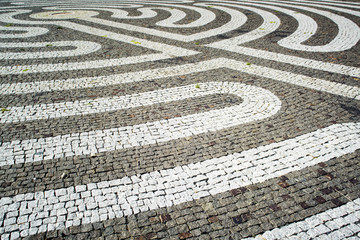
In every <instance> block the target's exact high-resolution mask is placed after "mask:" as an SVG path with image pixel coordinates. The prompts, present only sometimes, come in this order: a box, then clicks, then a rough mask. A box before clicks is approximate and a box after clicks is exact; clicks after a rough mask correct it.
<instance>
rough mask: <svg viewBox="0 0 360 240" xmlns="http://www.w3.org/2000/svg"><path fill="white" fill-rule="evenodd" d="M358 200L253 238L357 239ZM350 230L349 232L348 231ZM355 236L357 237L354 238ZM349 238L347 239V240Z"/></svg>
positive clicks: (359, 211) (248, 239) (359, 206)
mask: <svg viewBox="0 0 360 240" xmlns="http://www.w3.org/2000/svg"><path fill="white" fill-rule="evenodd" d="M359 221H360V198H357V199H355V200H353V201H350V202H348V203H347V204H345V205H342V206H340V207H336V208H333V209H329V210H326V211H325V212H322V213H319V214H316V215H313V216H311V217H307V218H305V219H304V220H302V221H298V222H294V223H291V224H288V225H285V226H282V227H279V228H275V229H273V230H270V231H266V232H265V233H263V234H259V235H257V236H255V237H254V238H245V239H243V240H259V239H317V240H320V239H329V240H330V239H338V240H340V239H353V240H357V239H359V235H360V226H359ZM339 223H340V224H339ZM350 229H351V230H350ZM356 235H357V236H356ZM351 236H354V237H351ZM347 237H349V238H347Z"/></svg>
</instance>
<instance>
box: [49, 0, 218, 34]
mask: <svg viewBox="0 0 360 240" xmlns="http://www.w3.org/2000/svg"><path fill="white" fill-rule="evenodd" d="M152 4H153V3H152ZM153 5H159V4H156V3H155V4H153ZM139 6H140V7H139V8H137V9H136V10H137V11H139V12H141V15H138V16H128V15H129V13H128V12H127V11H124V10H122V9H115V8H101V7H97V8H95V7H91V8H89V7H85V8H84V7H81V6H79V8H78V9H82V10H98V11H99V10H101V11H109V12H112V13H113V14H112V15H111V17H113V18H119V19H144V18H154V17H156V16H157V12H156V11H154V10H157V9H160V10H164V11H168V12H170V14H171V15H170V17H168V18H166V19H164V20H161V21H159V22H157V23H156V25H158V26H163V27H173V28H190V27H200V26H204V25H206V24H208V23H210V22H212V21H214V20H215V19H216V16H215V14H214V13H213V12H211V11H209V10H207V9H203V8H198V7H193V6H185V5H176V8H184V9H189V10H191V11H195V12H197V13H198V14H200V17H199V18H198V19H197V20H195V21H193V22H190V23H187V24H176V22H178V21H181V20H182V19H184V18H185V17H186V13H185V12H184V11H182V10H179V9H174V6H173V5H171V7H141V5H139ZM161 6H167V4H166V3H163V4H161ZM132 7H134V5H133V6H132ZM44 9H47V10H63V9H77V8H76V7H71V6H69V7H65V6H64V7H47V8H44Z"/></svg>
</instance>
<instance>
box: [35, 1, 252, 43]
mask: <svg viewBox="0 0 360 240" xmlns="http://www.w3.org/2000/svg"><path fill="white" fill-rule="evenodd" d="M151 4H152V5H154V4H153V3H151ZM155 5H162V6H164V5H165V6H167V5H166V4H158V3H157V4H156V3H155ZM170 7H173V6H170ZM176 7H183V8H185V7H186V8H188V9H190V10H195V11H200V13H201V14H202V15H203V16H204V17H203V18H200V19H199V20H198V21H195V22H192V23H190V24H189V25H188V26H186V25H184V26H183V27H196V26H200V25H203V24H205V23H206V22H205V17H206V18H208V19H207V20H206V21H209V20H213V18H214V16H215V15H214V14H211V13H208V10H206V15H204V14H205V13H202V12H204V11H205V10H204V9H202V10H199V9H201V8H198V7H189V6H181V5H179V6H178V5H177V6H176ZM214 8H216V9H219V10H221V11H224V12H226V13H227V14H229V15H230V16H231V20H230V21H229V22H227V23H225V24H223V25H222V26H220V27H217V28H214V29H210V30H205V31H203V32H199V33H194V34H191V35H182V34H177V33H171V32H166V31H161V30H156V29H152V28H151V29H150V28H146V27H140V26H136V25H132V24H126V23H121V22H114V21H109V20H105V19H100V18H94V17H93V16H90V15H89V16H80V18H81V19H83V20H85V21H88V22H93V23H97V24H101V25H105V26H111V27H114V28H121V29H125V30H129V31H137V32H141V33H146V34H149V35H153V36H158V37H164V38H170V39H173V40H179V41H184V42H191V41H194V40H199V39H203V38H207V37H211V36H216V35H219V34H223V33H226V32H229V31H232V30H235V29H237V28H239V27H241V26H242V25H243V24H244V23H245V22H246V20H247V17H246V16H245V15H244V14H243V13H241V12H239V11H236V10H233V9H231V8H226V7H220V6H214ZM151 9H154V8H151ZM46 15H47V16H46ZM32 17H33V18H37V19H51V18H52V16H49V14H47V13H46V12H45V13H38V14H33V15H32ZM160 24H161V26H167V27H170V26H171V27H175V26H176V27H181V25H178V24H177V25H174V24H171V23H170V22H168V20H163V21H160Z"/></svg>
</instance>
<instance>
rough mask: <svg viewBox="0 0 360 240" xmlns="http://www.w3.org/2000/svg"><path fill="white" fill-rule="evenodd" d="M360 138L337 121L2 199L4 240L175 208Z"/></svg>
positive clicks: (354, 128) (316, 159) (333, 152)
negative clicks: (239, 147) (236, 149)
mask: <svg viewBox="0 0 360 240" xmlns="http://www.w3.org/2000/svg"><path fill="white" fill-rule="evenodd" d="M359 141H360V123H344V124H336V125H332V126H329V127H327V128H323V129H319V130H317V131H315V132H311V133H308V134H304V135H301V136H299V137H296V138H293V139H289V140H285V141H282V142H278V143H272V144H269V145H265V146H260V147H257V148H253V149H250V150H247V151H244V152H241V153H234V154H230V155H227V156H224V157H220V158H213V159H209V160H206V161H203V162H199V163H192V164H188V165H184V166H178V167H175V168H173V169H167V170H161V171H154V172H150V173H145V174H141V175H133V176H129V177H124V178H121V179H117V180H112V181H104V182H99V183H89V184H87V185H79V186H75V187H68V188H62V189H57V190H49V191H45V192H35V193H27V194H20V195H16V196H14V197H4V198H1V199H0V234H1V235H2V236H3V237H4V239H8V238H9V237H11V238H14V237H19V236H21V237H25V236H29V235H33V234H36V233H40V232H45V231H52V230H55V229H63V228H65V227H70V226H77V225H80V224H88V223H94V222H98V221H104V220H107V219H112V218H116V217H122V216H128V215H131V214H136V213H138V212H144V211H148V210H153V209H157V208H161V207H170V206H173V205H175V204H180V203H183V202H188V201H192V200H194V199H199V198H202V197H205V196H209V195H214V194H218V193H222V192H224V191H227V190H230V189H234V188H238V187H244V186H247V185H249V184H255V183H259V182H263V181H266V180H268V179H271V178H275V177H279V176H281V175H284V174H287V173H290V172H292V171H296V170H301V169H303V168H306V167H309V166H313V165H315V164H318V163H320V162H326V161H328V160H330V159H332V158H335V157H340V156H342V155H344V154H348V153H352V152H354V151H356V150H357V149H358V148H359V147H360V145H359V144H358V143H359ZM334 212H337V210H336V209H335V210H334ZM343 215H344V214H343ZM315 218H316V217H315Z"/></svg>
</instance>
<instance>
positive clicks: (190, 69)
mask: <svg viewBox="0 0 360 240" xmlns="http://www.w3.org/2000/svg"><path fill="white" fill-rule="evenodd" d="M221 66H222V65H221V62H219V61H217V60H216V59H215V60H210V61H203V62H198V63H191V64H184V65H178V66H173V67H167V68H158V69H150V70H145V71H139V72H127V73H123V74H115V75H109V76H98V77H85V78H72V79H60V80H50V81H33V82H22V83H7V84H0V94H26V93H34V92H51V91H64V90H72V89H83V88H94V87H106V86H111V85H116V84H124V83H132V82H140V81H149V80H154V79H160V78H165V77H173V76H179V75H187V74H191V73H197V72H203V71H208V70H213V69H216V68H220V67H221Z"/></svg>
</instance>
